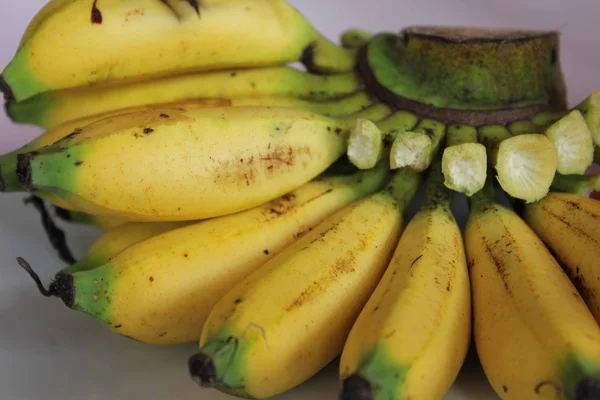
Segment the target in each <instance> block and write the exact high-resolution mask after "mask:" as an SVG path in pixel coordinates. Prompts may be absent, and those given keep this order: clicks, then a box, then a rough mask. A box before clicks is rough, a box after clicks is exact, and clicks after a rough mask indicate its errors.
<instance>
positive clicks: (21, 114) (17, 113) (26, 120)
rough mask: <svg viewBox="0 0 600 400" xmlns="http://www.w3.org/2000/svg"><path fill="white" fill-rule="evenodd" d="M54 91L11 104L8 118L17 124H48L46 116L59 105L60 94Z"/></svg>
mask: <svg viewBox="0 0 600 400" xmlns="http://www.w3.org/2000/svg"><path fill="white" fill-rule="evenodd" d="M54 93H55V92H46V93H41V94H38V95H36V96H33V97H31V98H29V99H27V100H25V101H22V102H18V103H15V104H12V105H11V106H10V107H8V114H9V115H10V118H11V119H12V120H13V121H14V122H16V123H19V124H31V125H36V126H41V127H46V126H48V125H49V121H48V116H49V114H50V113H51V112H52V110H53V109H54V108H56V107H58V106H59V102H60V101H61V99H60V96H56V95H55V94H54Z"/></svg>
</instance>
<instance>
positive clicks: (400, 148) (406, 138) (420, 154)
mask: <svg viewBox="0 0 600 400" xmlns="http://www.w3.org/2000/svg"><path fill="white" fill-rule="evenodd" d="M431 149H432V143H431V138H430V137H429V136H427V135H426V134H424V133H416V132H404V133H401V134H400V135H398V137H397V138H396V140H394V143H393V144H392V149H391V151H390V167H391V168H392V169H399V168H404V167H408V168H410V169H412V170H413V171H417V172H422V171H425V170H426V169H427V168H428V167H429V164H431Z"/></svg>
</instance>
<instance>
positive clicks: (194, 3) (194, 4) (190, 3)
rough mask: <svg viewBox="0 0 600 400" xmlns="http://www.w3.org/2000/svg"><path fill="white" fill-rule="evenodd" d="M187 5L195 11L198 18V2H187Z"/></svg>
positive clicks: (188, 0) (193, 0) (189, 0)
mask: <svg viewBox="0 0 600 400" xmlns="http://www.w3.org/2000/svg"><path fill="white" fill-rule="evenodd" d="M187 2H188V4H189V5H190V6H191V7H192V8H193V9H194V11H196V14H198V17H200V5H199V4H198V0H187Z"/></svg>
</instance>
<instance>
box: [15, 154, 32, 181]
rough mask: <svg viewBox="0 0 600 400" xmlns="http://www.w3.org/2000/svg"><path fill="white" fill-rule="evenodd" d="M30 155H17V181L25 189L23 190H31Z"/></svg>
mask: <svg viewBox="0 0 600 400" xmlns="http://www.w3.org/2000/svg"><path fill="white" fill-rule="evenodd" d="M32 157H33V154H32V153H24V154H19V155H17V179H18V180H19V182H20V183H21V185H23V187H25V189H31V184H32V176H31V158H32Z"/></svg>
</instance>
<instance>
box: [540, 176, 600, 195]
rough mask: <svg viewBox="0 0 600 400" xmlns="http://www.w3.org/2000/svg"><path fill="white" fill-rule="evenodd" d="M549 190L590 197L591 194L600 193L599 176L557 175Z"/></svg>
mask: <svg viewBox="0 0 600 400" xmlns="http://www.w3.org/2000/svg"><path fill="white" fill-rule="evenodd" d="M550 190H551V191H553V192H563V193H572V194H577V195H579V196H584V197H590V195H591V194H592V192H594V191H600V175H561V174H558V173H557V174H556V175H555V176H554V181H553V182H552V186H551V187H550Z"/></svg>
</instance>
